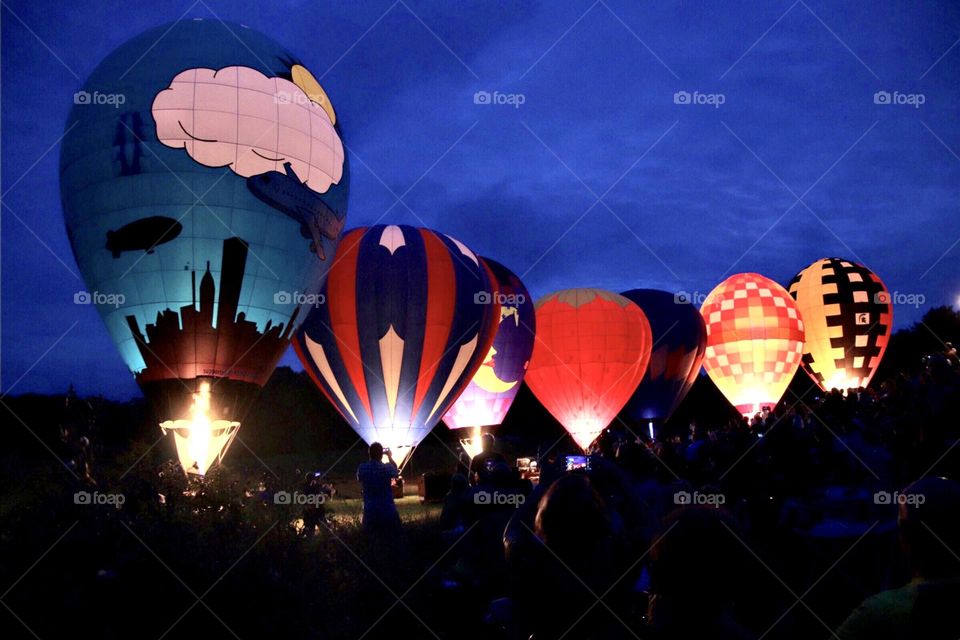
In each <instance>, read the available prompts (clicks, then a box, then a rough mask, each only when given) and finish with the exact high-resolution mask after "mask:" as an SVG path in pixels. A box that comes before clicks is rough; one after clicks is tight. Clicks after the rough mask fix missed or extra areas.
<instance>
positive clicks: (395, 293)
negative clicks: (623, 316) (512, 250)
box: [294, 225, 500, 464]
mask: <svg viewBox="0 0 960 640" xmlns="http://www.w3.org/2000/svg"><path fill="white" fill-rule="evenodd" d="M495 292H496V287H495V280H494V279H493V276H492V274H491V273H490V272H489V271H488V270H487V267H486V266H485V265H484V264H483V263H482V262H481V261H480V259H479V258H478V257H477V255H476V254H474V253H473V252H472V251H471V250H470V249H468V248H467V247H466V246H465V245H464V244H463V243H461V242H460V241H458V240H455V239H453V238H451V237H449V236H446V235H444V234H441V233H437V232H434V231H431V230H429V229H421V228H414V227H408V226H394V225H390V226H385V225H378V226H374V227H364V228H359V229H354V230H352V231H350V232H348V233H347V234H345V235H344V237H343V240H342V241H341V244H340V249H339V250H338V251H337V254H336V257H335V259H334V262H333V266H332V267H331V268H330V273H329V275H328V278H327V283H326V286H325V288H324V291H323V293H324V295H325V297H326V298H325V303H324V304H321V305H318V306H317V307H316V308H314V309H313V310H312V311H311V312H310V314H309V315H308V316H307V319H306V320H305V321H304V323H303V326H302V327H301V328H300V330H299V331H298V332H297V334H296V337H295V339H294V347H295V349H296V351H297V355H298V356H299V357H300V360H301V361H302V362H303V365H304V367H305V368H306V370H307V371H308V372H309V374H310V375H311V377H312V378H313V380H314V382H315V383H316V384H317V386H318V387H320V389H321V391H323V393H324V394H325V395H326V396H327V398H328V399H329V400H330V402H332V403H333V404H334V406H336V407H337V409H338V410H339V411H340V413H341V414H342V415H343V417H344V418H345V419H346V420H347V422H349V423H350V425H351V426H353V428H354V429H355V430H356V431H357V433H358V434H359V435H360V437H361V438H363V440H364V441H365V442H366V443H367V444H370V443H372V442H379V443H381V444H382V445H383V446H384V447H385V448H389V449H391V450H392V451H393V453H394V457H395V458H396V459H397V461H398V462H399V463H401V464H402V460H403V458H405V457H406V456H407V455H408V454H409V452H410V451H411V450H412V449H413V447H416V446H417V444H418V443H419V442H420V441H421V440H422V439H423V438H424V437H425V436H426V435H427V433H429V432H430V430H431V429H432V428H433V427H434V425H436V423H437V422H438V421H439V420H440V418H441V416H443V414H444V413H445V412H446V411H447V409H448V408H449V407H450V405H451V404H452V403H453V401H454V400H456V398H457V396H458V395H459V394H460V393H461V392H462V391H463V389H464V387H466V385H467V384H468V383H469V382H470V380H471V378H473V376H474V374H475V373H476V372H477V368H478V367H479V366H480V365H481V363H482V362H483V361H484V359H485V358H486V355H487V352H488V351H489V349H490V344H491V342H492V340H493V336H494V333H495V332H496V329H497V319H498V318H499V315H500V309H499V305H498V304H497V300H496V297H495Z"/></svg>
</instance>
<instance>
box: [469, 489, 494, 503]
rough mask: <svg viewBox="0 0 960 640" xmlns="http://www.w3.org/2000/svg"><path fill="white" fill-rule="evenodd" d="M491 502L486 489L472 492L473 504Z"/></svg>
mask: <svg viewBox="0 0 960 640" xmlns="http://www.w3.org/2000/svg"><path fill="white" fill-rule="evenodd" d="M491 502H492V500H491V496H490V492H488V491H478V492H476V493H475V494H473V503H474V504H490V503H491Z"/></svg>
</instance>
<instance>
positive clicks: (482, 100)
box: [473, 91, 490, 104]
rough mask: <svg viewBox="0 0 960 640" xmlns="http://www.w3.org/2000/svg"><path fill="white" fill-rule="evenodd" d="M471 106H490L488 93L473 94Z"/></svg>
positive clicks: (478, 92)
mask: <svg viewBox="0 0 960 640" xmlns="http://www.w3.org/2000/svg"><path fill="white" fill-rule="evenodd" d="M473 104H490V92H489V91H477V92H476V93H475V94H473Z"/></svg>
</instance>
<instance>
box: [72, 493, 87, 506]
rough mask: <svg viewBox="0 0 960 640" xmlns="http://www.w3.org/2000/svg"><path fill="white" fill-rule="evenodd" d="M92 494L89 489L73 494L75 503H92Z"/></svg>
mask: <svg viewBox="0 0 960 640" xmlns="http://www.w3.org/2000/svg"><path fill="white" fill-rule="evenodd" d="M90 502H91V496H90V492H89V491H77V492H76V493H75V494H73V504H90Z"/></svg>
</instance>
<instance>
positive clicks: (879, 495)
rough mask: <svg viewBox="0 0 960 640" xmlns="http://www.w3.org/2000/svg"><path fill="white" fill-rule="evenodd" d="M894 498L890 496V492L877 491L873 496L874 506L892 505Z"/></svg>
mask: <svg viewBox="0 0 960 640" xmlns="http://www.w3.org/2000/svg"><path fill="white" fill-rule="evenodd" d="M892 501H893V497H892V496H891V495H890V492H889V491H877V492H876V493H875V494H873V503H874V504H891V502H892Z"/></svg>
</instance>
